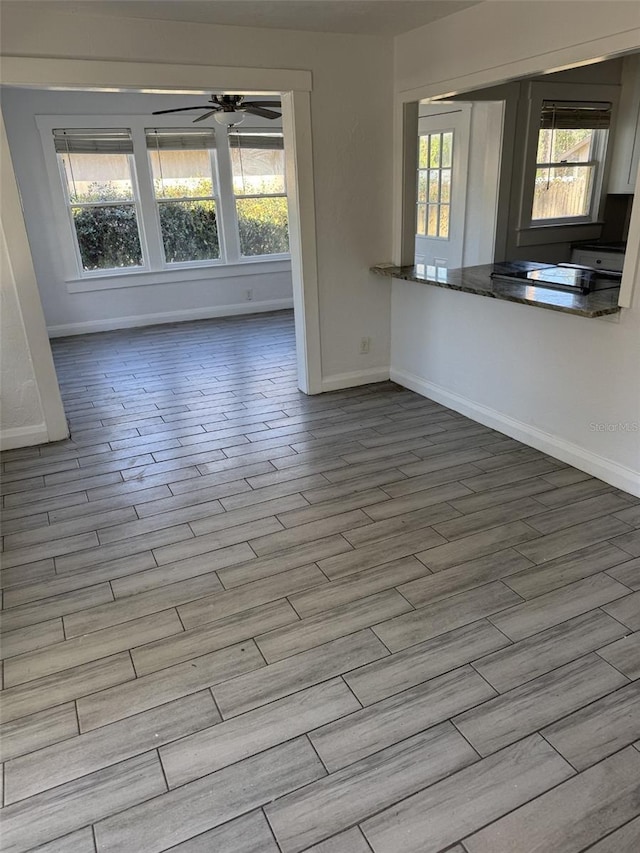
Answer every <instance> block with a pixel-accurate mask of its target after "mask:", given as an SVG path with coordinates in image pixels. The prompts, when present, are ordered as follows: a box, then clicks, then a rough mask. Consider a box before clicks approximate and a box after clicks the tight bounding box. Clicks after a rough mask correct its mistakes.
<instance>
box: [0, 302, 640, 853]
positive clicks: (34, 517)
mask: <svg viewBox="0 0 640 853" xmlns="http://www.w3.org/2000/svg"><path fill="white" fill-rule="evenodd" d="M53 350H54V356H55V360H56V364H57V369H58V373H59V377H60V382H61V387H62V392H63V395H64V400H65V405H66V410H67V413H68V417H69V421H70V425H71V430H72V437H71V439H70V440H68V441H63V442H59V443H57V444H50V445H43V446H41V447H36V448H28V449H23V450H15V451H11V452H7V453H5V454H4V455H3V479H2V489H3V506H4V526H3V537H4V538H3V554H2V556H3V558H4V559H3V564H4V567H3V571H2V588H3V614H2V615H3V620H2V631H3V633H2V658H3V673H2V674H3V688H4V689H3V693H2V709H3V711H2V713H3V722H4V726H3V729H4V732H3V741H2V753H1V755H0V760H1V761H2V762H3V763H4V771H3V775H2V777H0V778H2V781H3V783H4V793H3V797H4V800H3V802H4V808H3V812H2V842H1V846H2V850H3V851H4V853H20V852H21V851H28V850H38V851H41V853H43V851H47V853H53V852H54V851H58V853H161V851H165V850H170V851H172V853H204V851H211V853H213V851H215V853H278V851H280V853H301V851H307V853H311V851H314V853H372V851H373V853H429V851H433V853H436V851H445V850H446V851H450V853H465V851H466V853H534V851H535V853H580V851H587V850H589V851H592V853H631V851H634V853H637V851H638V850H640V557H639V556H638V555H639V554H640V545H639V542H640V500H637V499H635V498H633V497H632V496H631V495H627V494H624V493H622V492H620V491H618V490H616V489H615V488H612V487H611V486H609V485H607V484H606V483H603V482H600V481H598V480H596V479H594V478H592V477H590V476H588V475H587V474H584V473H582V472H581V471H578V470H576V469H574V468H571V467H568V466H566V465H564V464H562V463H561V462H559V461H557V460H555V459H553V458H550V457H549V456H546V455H545V454H543V453H540V452H538V451H536V450H533V449H531V448H529V447H526V446H524V445H522V444H520V443H518V442H517V441H514V440H512V439H510V438H507V437H506V436H504V435H501V434H500V433H498V432H495V431H493V430H491V429H488V428H487V427H484V426H482V425H480V424H477V423H474V422H473V421H471V420H469V419H467V418H465V417H462V416H461V415H459V414H457V413H455V412H453V411H451V410H449V409H446V408H444V407H443V406H441V405H438V404H437V403H435V402H433V401H430V400H428V399H424V398H422V397H419V396H418V395H416V394H414V393H412V392H410V391H407V390H404V389H402V388H400V387H398V386H396V385H394V384H392V383H382V384H379V385H370V386H366V387H360V388H354V389H350V390H346V391H340V392H336V393H331V394H325V395H322V396H318V397H305V396H304V395H303V394H301V393H300V392H299V391H298V390H297V387H296V376H295V359H294V338H293V322H292V316H291V314H290V313H289V312H280V313H276V314H270V315H254V316H250V317H235V318H229V319H224V320H211V321H202V322H194V323H184V324H179V325H169V326H162V327H160V326H159V327H154V328H145V329H137V330H128V331H122V332H109V333H102V334H96V335H88V336H83V337H75V338H67V339H60V340H56V341H54V342H53Z"/></svg>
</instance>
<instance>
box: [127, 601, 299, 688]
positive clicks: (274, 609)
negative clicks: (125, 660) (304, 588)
mask: <svg viewBox="0 0 640 853" xmlns="http://www.w3.org/2000/svg"><path fill="white" fill-rule="evenodd" d="M298 621H299V619H298V614H297V613H296V612H295V610H294V609H293V608H292V607H291V605H290V604H289V602H288V601H286V600H284V599H279V600H277V601H274V602H269V603H268V604H263V605H260V606H258V607H255V608H253V609H251V610H244V611H242V612H241V613H234V614H233V615H231V616H226V617H224V618H222V619H220V620H218V621H216V622H209V623H207V624H206V625H203V626H200V627H196V628H192V629H190V630H188V631H182V630H181V633H180V635H179V636H177V635H175V634H174V635H172V636H167V637H166V638H164V639H158V640H156V641H155V642H154V641H150V642H148V643H145V644H144V645H142V644H141V645H139V646H137V648H134V649H133V650H132V652H131V657H132V660H133V665H134V666H135V669H136V673H137V674H138V675H139V676H140V675H147V674H148V673H150V672H157V671H158V670H160V669H165V668H166V667H169V666H173V665H174V664H177V663H181V662H183V661H188V660H191V658H195V657H199V656H200V655H204V654H207V653H209V652H214V651H217V650H218V649H223V648H225V647H226V646H232V645H234V644H235V643H239V642H241V641H242V640H250V639H251V638H252V637H253V636H255V635H257V634H258V633H259V632H261V631H269V630H271V629H277V628H280V627H282V626H283V625H289V624H291V623H292V622H298ZM181 629H182V626H181Z"/></svg>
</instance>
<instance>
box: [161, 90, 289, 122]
mask: <svg viewBox="0 0 640 853" xmlns="http://www.w3.org/2000/svg"><path fill="white" fill-rule="evenodd" d="M271 107H280V101H245V99H244V95H211V97H210V98H209V102H208V103H207V104H200V105H199V106H197V107H176V108H175V109H172V110H155V111H154V112H153V115H154V116H158V115H164V114H165V113H181V112H186V111H187V110H206V112H205V113H203V114H202V115H201V116H198V118H195V119H194V120H193V123H194V124H195V123H196V122H198V121H204V120H205V119H207V118H209V117H210V116H213V117H214V118H215V120H216V121H217V122H218V123H219V124H225V125H228V126H233V125H234V124H240V122H242V121H244V118H245V116H244V115H238V113H251V115H254V116H260V117H261V118H270V119H275V118H280V116H281V115H282V113H279V112H276V111H275V110H273V109H270V108H271Z"/></svg>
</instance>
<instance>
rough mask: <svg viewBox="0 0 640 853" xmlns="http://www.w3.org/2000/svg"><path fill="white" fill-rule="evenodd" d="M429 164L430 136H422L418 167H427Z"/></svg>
mask: <svg viewBox="0 0 640 853" xmlns="http://www.w3.org/2000/svg"><path fill="white" fill-rule="evenodd" d="M428 165H429V137H428V136H421V137H420V148H419V150H418V167H419V168H420V169H426V168H427V166H428Z"/></svg>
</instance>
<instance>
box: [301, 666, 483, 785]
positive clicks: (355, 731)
mask: <svg viewBox="0 0 640 853" xmlns="http://www.w3.org/2000/svg"><path fill="white" fill-rule="evenodd" d="M495 695H496V694H495V691H494V690H492V689H491V687H489V685H488V684H487V683H486V682H485V681H484V680H483V679H482V678H480V676H479V675H477V674H476V673H475V672H474V671H473V670H472V669H471V667H468V666H466V667H462V668H461V669H456V670H454V671H453V672H449V673H446V674H445V675H441V676H439V677H437V678H433V679H431V680H430V681H427V682H425V683H424V684H419V685H418V686H417V687H412V688H410V689H409V690H405V691H404V692H403V693H398V694H396V695H395V696H391V697H389V698H388V699H384V700H383V701H382V702H377V703H376V704H374V705H369V706H367V707H366V708H363V709H361V710H357V711H355V712H354V713H352V714H350V715H349V716H348V717H343V718H342V719H340V720H338V721H336V722H333V723H329V724H328V725H325V726H322V728H319V729H317V730H316V731H315V732H312V733H311V734H310V735H309V739H310V740H311V743H312V744H313V745H314V747H315V749H316V752H317V753H318V755H319V756H320V758H321V759H322V762H323V764H324V765H325V767H326V768H327V770H328V771H329V772H330V773H333V772H334V771H336V770H340V769H341V768H343V767H347V766H348V765H349V764H353V763H355V762H356V761H359V760H361V759H362V758H366V757H367V756H368V755H371V754H372V753H374V752H378V751H379V750H381V749H384V748H386V747H387V746H391V745H393V744H394V743H397V742H398V741H401V740H404V739H405V738H408V737H411V736H412V735H414V734H418V732H421V731H423V730H424V729H428V728H430V727H431V726H433V725H435V724H436V723H441V722H443V721H444V720H447V719H448V718H449V717H452V716H453V715H454V714H456V713H460V712H461V711H463V710H467V709H468V708H472V707H473V706H475V705H479V704H480V703H481V702H484V701H485V700H487V699H491V698H493V697H494V696H495Z"/></svg>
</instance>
